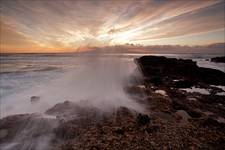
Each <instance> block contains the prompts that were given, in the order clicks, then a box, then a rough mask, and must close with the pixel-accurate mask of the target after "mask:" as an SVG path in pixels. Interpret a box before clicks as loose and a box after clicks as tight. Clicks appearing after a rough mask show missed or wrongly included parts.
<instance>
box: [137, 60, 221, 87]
mask: <svg viewBox="0 0 225 150" xmlns="http://www.w3.org/2000/svg"><path fill="white" fill-rule="evenodd" d="M136 63H137V65H138V67H139V70H140V71H141V72H142V73H143V75H144V76H145V77H147V78H149V80H150V81H151V80H152V79H155V78H156V79H157V78H158V80H159V81H160V82H159V83H158V84H160V85H165V86H171V83H173V80H174V79H183V81H182V82H178V83H176V84H177V85H176V84H175V86H177V87H190V86H192V85H193V84H197V83H199V82H201V83H205V84H214V85H225V73H224V72H222V71H219V70H215V69H209V68H202V67H198V66H197V64H196V62H194V61H192V60H183V59H176V58H166V57H163V56H160V57H159V56H142V57H140V58H139V59H136ZM153 83H154V82H153Z"/></svg>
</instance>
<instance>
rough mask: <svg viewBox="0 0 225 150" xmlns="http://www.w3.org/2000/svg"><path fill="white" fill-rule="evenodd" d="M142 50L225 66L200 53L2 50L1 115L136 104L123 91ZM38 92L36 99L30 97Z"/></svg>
mask: <svg viewBox="0 0 225 150" xmlns="http://www.w3.org/2000/svg"><path fill="white" fill-rule="evenodd" d="M143 55H156V56H166V57H170V58H182V59H192V60H194V61H196V62H197V64H198V65H199V66H201V67H208V68H214V69H218V70H221V71H224V68H225V66H224V64H223V63H213V62H210V61H206V59H209V58H211V57H215V56H217V55H206V54H205V55H202V54H194V55H193V54H137V53H134V54H133V53H127V54H76V53H63V54H1V57H0V63H1V64H0V103H1V109H0V113H1V114H0V116H1V117H4V116H7V115H11V114H19V113H33V112H39V113H40V112H41V113H42V112H44V111H46V110H47V109H48V108H50V107H52V106H54V105H55V104H56V103H59V102H63V101H66V100H69V101H75V102H79V101H85V102H88V104H89V105H93V106H95V107H100V108H103V109H104V110H108V109H110V108H111V107H119V106H126V107H129V108H132V109H136V110H140V111H141V107H140V106H138V104H137V103H136V102H135V101H133V100H132V99H131V98H130V97H129V96H128V95H127V94H126V93H125V91H124V86H126V85H127V84H129V80H128V79H129V77H130V76H131V75H134V74H135V73H137V72H136V71H137V70H136V65H135V63H134V61H133V59H134V58H138V57H140V56H143ZM32 96H36V97H39V100H38V102H37V103H32V102H31V97H32Z"/></svg>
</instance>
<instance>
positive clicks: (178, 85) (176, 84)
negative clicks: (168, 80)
mask: <svg viewBox="0 0 225 150" xmlns="http://www.w3.org/2000/svg"><path fill="white" fill-rule="evenodd" d="M194 84H195V83H193V82H192V81H190V80H178V81H175V82H174V85H173V86H174V87H176V88H190V87H192V86H193V85H194Z"/></svg>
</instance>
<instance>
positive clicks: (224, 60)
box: [211, 56, 225, 63]
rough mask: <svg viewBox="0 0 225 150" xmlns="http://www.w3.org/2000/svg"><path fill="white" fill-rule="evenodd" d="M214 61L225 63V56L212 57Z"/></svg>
mask: <svg viewBox="0 0 225 150" xmlns="http://www.w3.org/2000/svg"><path fill="white" fill-rule="evenodd" d="M211 61H212V62H218V63H225V56H223V57H214V58H211Z"/></svg>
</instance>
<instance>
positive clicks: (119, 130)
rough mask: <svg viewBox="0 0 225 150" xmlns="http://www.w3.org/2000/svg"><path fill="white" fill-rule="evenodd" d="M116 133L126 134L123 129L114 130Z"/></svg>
mask: <svg viewBox="0 0 225 150" xmlns="http://www.w3.org/2000/svg"><path fill="white" fill-rule="evenodd" d="M114 132H115V133H117V134H124V132H125V131H124V129H123V128H120V127H117V128H115V129H114Z"/></svg>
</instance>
